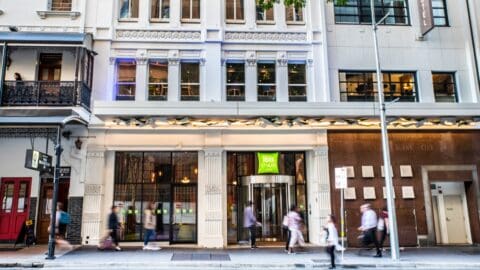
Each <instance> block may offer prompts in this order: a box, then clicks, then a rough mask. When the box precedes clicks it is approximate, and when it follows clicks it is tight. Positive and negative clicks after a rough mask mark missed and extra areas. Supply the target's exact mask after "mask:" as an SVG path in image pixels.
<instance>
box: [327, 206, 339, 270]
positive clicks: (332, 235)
mask: <svg viewBox="0 0 480 270" xmlns="http://www.w3.org/2000/svg"><path fill="white" fill-rule="evenodd" d="M325 230H326V231H327V253H328V254H329V255H330V268H329V269H334V268H335V249H336V248H337V246H338V231H337V227H336V219H335V217H334V216H333V215H328V217H327V225H325Z"/></svg>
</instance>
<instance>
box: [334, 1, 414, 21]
mask: <svg viewBox="0 0 480 270" xmlns="http://www.w3.org/2000/svg"><path fill="white" fill-rule="evenodd" d="M387 14H388V17H387V19H386V20H384V21H383V24H386V25H408V24H409V23H410V21H409V14H408V1H407V0H375V17H376V20H377V21H379V20H380V19H381V18H383V17H384V16H385V15H387ZM335 22H336V23H345V24H371V23H372V15H371V8H370V0H348V1H347V4H346V5H343V6H342V5H336V4H335Z"/></svg>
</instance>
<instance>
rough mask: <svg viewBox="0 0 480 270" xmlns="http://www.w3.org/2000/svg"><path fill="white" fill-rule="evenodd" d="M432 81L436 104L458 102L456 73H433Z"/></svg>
mask: <svg viewBox="0 0 480 270" xmlns="http://www.w3.org/2000/svg"><path fill="white" fill-rule="evenodd" d="M432 80H433V92H434V93H435V101H436V102H457V87H456V83H455V73H453V72H433V73H432Z"/></svg>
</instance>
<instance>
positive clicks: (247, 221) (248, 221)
mask: <svg viewBox="0 0 480 270" xmlns="http://www.w3.org/2000/svg"><path fill="white" fill-rule="evenodd" d="M257 225H258V222H257V218H256V217H255V212H254V210H253V203H252V201H248V202H247V207H245V210H244V211H243V227H245V228H248V230H249V232H250V248H251V249H255V248H257V245H256V237H257Z"/></svg>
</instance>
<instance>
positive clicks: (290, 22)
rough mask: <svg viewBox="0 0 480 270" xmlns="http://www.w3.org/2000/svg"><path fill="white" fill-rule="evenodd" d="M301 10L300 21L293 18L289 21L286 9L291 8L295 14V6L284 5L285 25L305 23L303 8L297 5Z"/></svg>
mask: <svg viewBox="0 0 480 270" xmlns="http://www.w3.org/2000/svg"><path fill="white" fill-rule="evenodd" d="M298 8H300V9H301V10H302V20H301V21H297V20H295V18H294V20H293V21H291V20H288V16H287V10H288V9H293V14H297V13H296V11H297V7H295V6H294V5H290V6H285V21H286V23H287V25H304V24H305V9H304V8H302V7H298ZM294 17H295V16H294Z"/></svg>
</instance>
